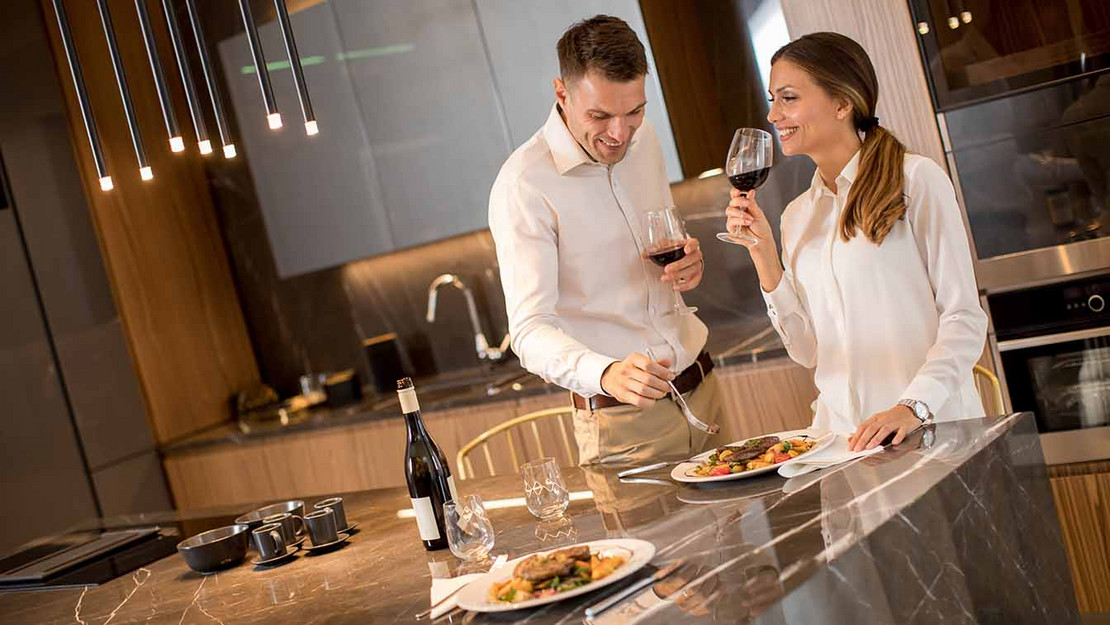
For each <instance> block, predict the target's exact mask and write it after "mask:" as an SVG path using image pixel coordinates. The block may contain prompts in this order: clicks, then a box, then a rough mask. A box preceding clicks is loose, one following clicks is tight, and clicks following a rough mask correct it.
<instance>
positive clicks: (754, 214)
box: [725, 189, 783, 293]
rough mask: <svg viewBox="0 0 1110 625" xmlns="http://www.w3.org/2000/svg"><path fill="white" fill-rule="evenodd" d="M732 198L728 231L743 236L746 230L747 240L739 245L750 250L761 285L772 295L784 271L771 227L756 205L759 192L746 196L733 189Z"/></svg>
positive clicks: (727, 214) (727, 213) (728, 212)
mask: <svg viewBox="0 0 1110 625" xmlns="http://www.w3.org/2000/svg"><path fill="white" fill-rule="evenodd" d="M731 195H732V197H731V199H730V200H729V203H728V208H726V209H725V215H726V216H727V217H728V220H727V222H726V223H725V227H726V229H727V230H728V231H729V232H740V231H741V230H740V229H741V228H744V230H743V232H744V233H745V237H744V238H743V239H741V238H739V237H738V238H737V241H736V244H737V245H743V246H744V247H746V248H748V253H749V254H751V256H752V263H753V264H754V265H755V270H756V273H757V274H759V285H760V286H761V287H762V288H763V290H764V291H765V292H767V293H770V292H771V291H774V290H775V288H776V287H777V286H778V285H779V280H781V279H782V271H783V270H782V264H781V263H779V258H778V249H777V248H776V247H775V237H774V236H773V235H772V234H771V224H770V222H768V221H767V215H765V214H764V213H763V209H761V208H760V207H759V204H757V203H756V201H755V191H749V192H747V193H743V192H741V191H738V190H737V189H733V190H732V191H731Z"/></svg>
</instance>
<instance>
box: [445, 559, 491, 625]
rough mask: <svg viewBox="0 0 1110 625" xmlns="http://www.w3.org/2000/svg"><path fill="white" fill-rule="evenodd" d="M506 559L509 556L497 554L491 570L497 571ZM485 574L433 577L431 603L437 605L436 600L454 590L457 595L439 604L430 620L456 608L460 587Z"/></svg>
mask: <svg viewBox="0 0 1110 625" xmlns="http://www.w3.org/2000/svg"><path fill="white" fill-rule="evenodd" d="M505 560H507V557H506V556H505V554H501V555H499V556H497V559H495V560H494V561H493V566H491V567H490V571H495V570H497V568H498V567H500V566H502V565H504V564H505ZM484 575H486V574H485V573H470V574H469V575H459V576H458V577H439V578H436V577H433V578H432V592H431V605H435V604H436V602H438V601H440V600H441V599H443V598H444V597H446V596H447V595H450V594H451V593H453V592H454V593H455V595H454V596H453V597H451V598H449V599H447V601H444V602H443V604H442V605H439V606H437V607H436V609H434V610H432V613H431V615H430V616H429V620H435V619H437V618H439V617H441V616H443V615H444V614H446V613H447V612H448V611H450V610H453V609H455V606H456V605H458V603H459V602H458V598H459V594H460V593H461V592H462V591H461V590H460V589H461V588H462V587H463V586H466V585H467V584H469V583H470V582H472V581H474V580H476V579H478V578H479V577H482V576H484ZM455 591H459V592H455Z"/></svg>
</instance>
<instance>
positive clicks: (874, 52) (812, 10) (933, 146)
mask: <svg viewBox="0 0 1110 625" xmlns="http://www.w3.org/2000/svg"><path fill="white" fill-rule="evenodd" d="M782 12H783V15H784V16H785V18H786V26H787V29H788V30H789V31H790V37H791V38H792V39H796V38H798V37H800V36H802V35H805V34H807V33H812V32H818V31H834V32H838V33H841V34H844V35H847V36H849V37H851V38H852V39H855V40H856V41H858V42H859V43H860V45H862V46H863V47H864V49H865V50H867V53H868V54H869V55H870V56H871V62H872V63H873V64H874V65H875V72H876V74H878V77H879V104H878V117H879V119H880V120H881V123H882V125H883V126H884V127H886V128H889V129H890V130H891V131H893V132H894V134H895V135H896V136H897V137H898V138H899V139H901V140H902V142H903V143H905V144H906V147H908V148H909V150H910V151H911V152H914V153H917V154H921V155H923V156H927V157H929V158H931V159H933V160H934V161H936V162H937V164H938V165H940V166H941V167H943V168H944V169H945V171H947V170H948V166H947V163H946V162H945V159H944V149H943V147H942V145H941V141H940V131H939V130H938V129H937V123H936V114H935V113H934V111H933V105H932V100H931V99H930V97H929V87H928V84H927V83H926V81H925V71H924V69H923V68H922V64H921V55H920V54H919V53H918V50H917V39H916V38H917V31H916V30H914V24H913V19H912V18H911V17H910V10H909V6H908V5H907V3H906V2H904V1H892V0H782Z"/></svg>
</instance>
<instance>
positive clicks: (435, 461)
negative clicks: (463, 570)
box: [397, 378, 458, 551]
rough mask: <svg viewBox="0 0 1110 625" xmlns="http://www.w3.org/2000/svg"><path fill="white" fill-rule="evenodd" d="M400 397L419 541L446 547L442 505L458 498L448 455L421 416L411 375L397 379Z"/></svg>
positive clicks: (427, 545)
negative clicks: (435, 439)
mask: <svg viewBox="0 0 1110 625" xmlns="http://www.w3.org/2000/svg"><path fill="white" fill-rule="evenodd" d="M397 397H398V398H399V399H400V400H401V412H402V413H404V415H405V434H406V437H407V440H406V442H405V482H406V483H407V484H408V487H409V498H410V499H411V500H412V509H413V511H415V512H416V525H417V527H418V528H419V530H420V540H421V541H422V542H423V543H424V548H425V549H427V550H428V551H436V550H438V549H445V548H446V547H447V531H446V529H445V525H444V521H443V504H444V503H445V502H447V501H451V500H453V499H455V498H456V497H457V495H458V493H457V492H456V490H455V479H454V478H453V477H452V476H451V467H450V465H448V464H447V456H445V455H444V453H443V451H442V450H441V449H440V448H439V445H436V442H435V441H434V440H432V435H431V434H429V433H428V430H427V428H425V427H424V420H423V419H422V418H420V403H419V402H418V401H417V399H416V388H415V387H414V386H413V384H412V379H411V378H401V379H400V380H397Z"/></svg>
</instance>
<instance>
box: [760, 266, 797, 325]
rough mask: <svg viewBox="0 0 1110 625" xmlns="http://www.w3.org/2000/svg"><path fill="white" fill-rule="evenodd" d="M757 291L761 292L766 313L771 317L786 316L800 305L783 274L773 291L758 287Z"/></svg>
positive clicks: (792, 288)
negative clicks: (765, 305)
mask: <svg viewBox="0 0 1110 625" xmlns="http://www.w3.org/2000/svg"><path fill="white" fill-rule="evenodd" d="M759 292H760V293H762V294H763V301H764V302H765V303H766V304H767V314H768V315H770V316H771V317H779V318H781V317H787V316H789V315H792V314H794V313H795V312H796V311H797V310H798V308H800V307H801V305H802V304H801V302H799V301H798V294H797V293H795V292H794V287H793V286H792V285H791V284H790V281H789V280H787V279H786V275H785V274H784V275H783V277H782V279H781V280H779V285H778V286H777V287H775V290H774V291H771V292H770V293H768V292H766V291H764V290H763V289H762V288H760V289H759Z"/></svg>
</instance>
